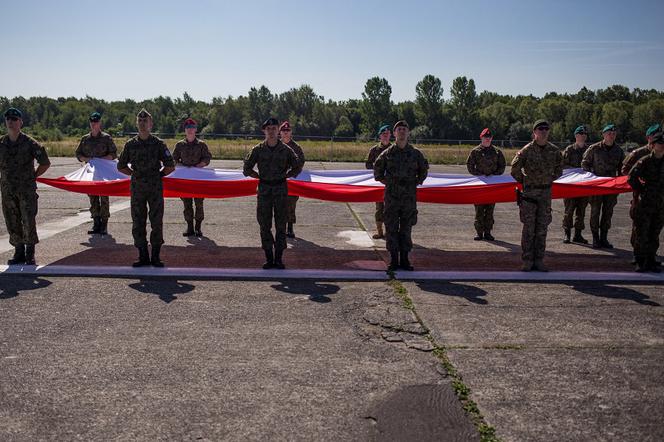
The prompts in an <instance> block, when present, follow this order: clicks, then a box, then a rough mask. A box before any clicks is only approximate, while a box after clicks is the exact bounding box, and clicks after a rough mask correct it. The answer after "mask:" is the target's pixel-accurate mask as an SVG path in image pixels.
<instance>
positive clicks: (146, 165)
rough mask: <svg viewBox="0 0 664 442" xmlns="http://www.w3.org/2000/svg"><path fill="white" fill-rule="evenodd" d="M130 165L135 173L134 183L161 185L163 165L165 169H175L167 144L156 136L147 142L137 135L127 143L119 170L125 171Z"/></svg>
mask: <svg viewBox="0 0 664 442" xmlns="http://www.w3.org/2000/svg"><path fill="white" fill-rule="evenodd" d="M129 163H131V169H132V171H133V173H132V175H131V180H132V182H140V183H151V184H154V183H159V184H161V173H160V170H161V166H162V164H163V165H164V167H175V162H174V161H173V156H172V155H171V152H170V151H169V150H168V147H167V146H166V143H164V142H163V141H162V140H161V139H159V138H157V137H155V136H154V135H150V137H149V138H148V139H147V140H142V139H141V138H140V137H139V136H138V135H136V136H135V137H133V138H131V139H130V140H129V141H127V142H126V143H125V145H124V149H123V150H122V153H121V154H120V159H119V160H118V170H120V169H125V168H126V167H127V165H128V164H129Z"/></svg>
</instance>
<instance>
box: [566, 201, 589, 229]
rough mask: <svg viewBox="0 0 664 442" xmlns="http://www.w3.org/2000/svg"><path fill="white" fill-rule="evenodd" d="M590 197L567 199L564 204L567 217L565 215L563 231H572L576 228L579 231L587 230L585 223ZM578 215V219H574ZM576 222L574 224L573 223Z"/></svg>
mask: <svg viewBox="0 0 664 442" xmlns="http://www.w3.org/2000/svg"><path fill="white" fill-rule="evenodd" d="M588 201H589V198H588V197H581V198H565V199H564V200H563V204H564V205H565V215H563V229H571V228H572V227H574V228H575V229H577V230H583V229H585V228H586V224H585V222H584V220H585V217H586V207H588ZM574 214H576V218H575V217H574ZM572 221H574V223H572Z"/></svg>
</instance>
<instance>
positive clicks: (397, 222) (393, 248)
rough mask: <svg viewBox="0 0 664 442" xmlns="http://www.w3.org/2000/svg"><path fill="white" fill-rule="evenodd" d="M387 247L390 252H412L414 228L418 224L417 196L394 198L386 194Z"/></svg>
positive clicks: (384, 214)
mask: <svg viewBox="0 0 664 442" xmlns="http://www.w3.org/2000/svg"><path fill="white" fill-rule="evenodd" d="M383 216H384V220H385V247H386V248H387V250H389V251H390V252H399V251H401V252H410V251H411V250H412V248H413V240H412V238H411V234H412V230H413V226H414V225H415V224H417V199H416V197H415V195H412V196H410V195H409V196H405V197H403V198H393V197H391V196H390V195H388V193H387V192H386V193H385V210H384V212H383Z"/></svg>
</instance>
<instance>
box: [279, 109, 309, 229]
mask: <svg viewBox="0 0 664 442" xmlns="http://www.w3.org/2000/svg"><path fill="white" fill-rule="evenodd" d="M292 133H293V132H292V130H291V126H290V123H289V122H288V121H284V122H283V123H281V126H279V135H280V137H281V142H282V143H284V144H285V145H286V146H288V147H290V148H291V149H292V150H293V152H295V155H297V159H298V160H299V161H300V166H299V167H300V170H302V168H303V167H304V161H305V159H304V152H303V151H302V148H301V147H300V145H299V144H297V143H296V142H295V141H294V140H293V138H292ZM299 199H300V197H299V196H294V195H288V197H287V198H286V203H287V204H288V210H287V213H288V225H287V230H286V236H287V237H289V238H295V232H294V231H293V224H295V223H296V222H297V218H296V216H295V208H296V206H297V200H299Z"/></svg>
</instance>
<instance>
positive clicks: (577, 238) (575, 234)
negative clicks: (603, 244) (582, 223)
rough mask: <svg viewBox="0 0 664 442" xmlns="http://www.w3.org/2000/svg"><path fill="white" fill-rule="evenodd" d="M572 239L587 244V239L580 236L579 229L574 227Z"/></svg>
mask: <svg viewBox="0 0 664 442" xmlns="http://www.w3.org/2000/svg"><path fill="white" fill-rule="evenodd" d="M572 241H573V242H575V243H578V244H588V240H587V239H585V238H584V237H583V236H581V229H574V238H572Z"/></svg>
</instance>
